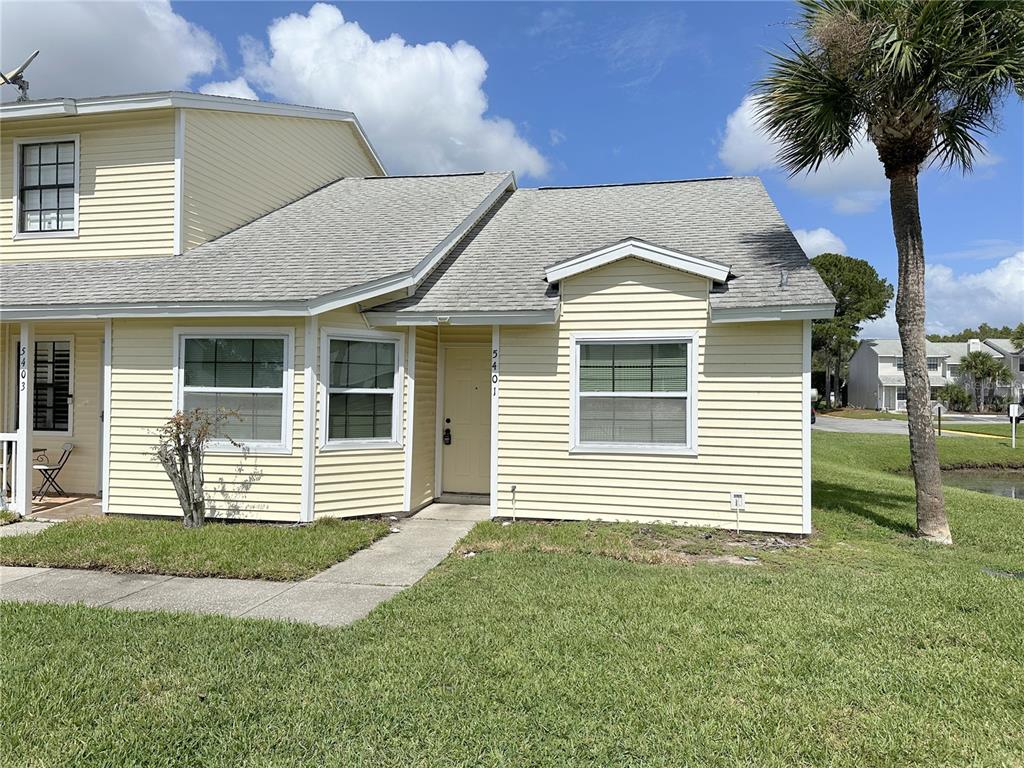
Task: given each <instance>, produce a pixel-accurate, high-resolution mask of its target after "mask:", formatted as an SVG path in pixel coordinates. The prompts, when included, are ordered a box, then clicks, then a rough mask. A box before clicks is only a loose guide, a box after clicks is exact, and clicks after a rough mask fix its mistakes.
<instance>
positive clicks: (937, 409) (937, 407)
mask: <svg viewBox="0 0 1024 768" xmlns="http://www.w3.org/2000/svg"><path fill="white" fill-rule="evenodd" d="M933 410H934V411H935V415H936V416H937V417H938V420H939V437H942V410H943V409H942V403H936V404H935V407H934V409H933Z"/></svg>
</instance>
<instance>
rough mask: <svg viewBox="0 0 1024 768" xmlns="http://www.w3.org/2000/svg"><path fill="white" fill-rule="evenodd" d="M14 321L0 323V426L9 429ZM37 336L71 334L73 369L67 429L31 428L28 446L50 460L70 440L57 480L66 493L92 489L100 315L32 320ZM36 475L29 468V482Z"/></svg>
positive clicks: (96, 464) (99, 401) (96, 483)
mask: <svg viewBox="0 0 1024 768" xmlns="http://www.w3.org/2000/svg"><path fill="white" fill-rule="evenodd" d="M19 334H20V326H18V325H17V324H9V325H5V326H4V329H3V337H4V346H3V349H2V354H3V358H4V361H3V362H4V364H3V369H2V370H3V374H2V375H3V382H4V392H3V398H4V420H3V427H4V428H3V430H0V431H8V432H13V431H14V423H15V419H16V418H17V414H16V412H15V409H16V407H17V405H16V403H17V375H18V374H17V365H18V364H17V359H16V354H17V353H16V350H17V347H18V338H19ZM35 338H36V340H37V341H41V340H43V339H48V338H61V339H63V338H68V339H71V347H72V356H73V360H74V371H73V373H72V399H71V435H70V436H68V435H64V434H48V433H46V432H39V431H35V432H33V435H32V451H33V452H36V451H44V452H45V453H46V457H47V459H49V461H50V462H57V461H58V460H59V459H60V455H61V450H62V448H63V445H64V444H65V443H71V444H72V445H74V449H73V450H72V452H71V456H70V458H69V459H68V461H67V464H65V465H64V469H62V470H61V472H60V475H59V476H58V478H57V482H59V483H60V485H61V487H63V488H64V490H65V491H67V492H68V493H71V494H85V495H92V494H95V493H98V492H99V490H100V486H101V482H100V463H101V462H100V433H101V431H102V423H101V421H100V413H101V411H102V410H103V396H102V377H103V321H102V320H101V321H98V322H87V321H80V322H74V323H67V322H65V323H57V322H53V323H36V324H35ZM40 482H42V477H41V476H40V474H39V473H38V472H36V473H34V476H33V486H34V487H36V488H38V487H39V484H40Z"/></svg>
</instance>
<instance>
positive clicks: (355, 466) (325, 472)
mask: <svg viewBox="0 0 1024 768" xmlns="http://www.w3.org/2000/svg"><path fill="white" fill-rule="evenodd" d="M320 328H321V329H339V328H351V329H353V330H361V331H365V330H366V322H365V321H364V320H363V318H362V316H361V315H360V314H359V313H358V312H357V311H356V310H355V309H354V308H352V307H345V308H343V309H338V310H334V311H332V312H327V313H324V314H323V315H321V316H320ZM408 353H409V349H408V345H406V346H405V349H404V354H405V360H406V366H407V367H406V370H407V371H408ZM320 370H321V369H320V367H319V363H318V367H317V372H318V373H319V371H320ZM326 385H327V382H326V381H321V382H320V387H321V388H322V387H324V386H326ZM408 392H409V387H408V375H407V376H406V382H405V386H403V388H402V393H403V398H402V399H403V402H402V425H403V426H402V430H403V433H404V432H405V430H406V419H407V410H406V404H405V397H406V396H407V395H408ZM319 394H320V393H319V392H318V402H319ZM324 428H325V426H324V424H323V421H322V420H318V425H317V430H318V433H317V453H316V462H315V469H314V501H313V510H314V514H315V516H317V517H321V516H323V517H357V516H360V515H385V514H397V513H399V512H402V511H403V510H402V505H403V493H404V489H405V449H404V448H379V449H369V450H361V449H360V450H346V449H343V450H337V449H335V450H331V449H327V450H322V449H321V448H320V444H321V441H322V434H321V433H322V431H323V429H324ZM403 437H404V434H403ZM403 445H406V443H405V440H404V439H403Z"/></svg>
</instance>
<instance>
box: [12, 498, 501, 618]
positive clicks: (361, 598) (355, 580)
mask: <svg viewBox="0 0 1024 768" xmlns="http://www.w3.org/2000/svg"><path fill="white" fill-rule="evenodd" d="M488 515H489V510H488V508H487V507H485V506H480V505H461V504H432V505H431V506H429V507H427V508H426V509H424V510H423V511H422V512H420V513H418V514H417V515H415V516H414V517H411V518H408V519H406V520H402V521H399V522H398V523H396V526H397V527H398V528H399V529H400V530H399V532H398V533H392V534H391V535H389V536H386V537H384V538H383V539H381V540H379V541H377V542H376V543H374V544H373V545H371V546H370V547H368V548H367V549H364V550H361V551H360V552H357V553H355V554H354V555H352V557H350V558H348V559H347V560H344V561H342V562H340V563H338V564H336V565H333V566H331V567H330V568H328V569H327V570H326V571H322V572H321V573H318V574H317V575H316V576H313V577H312V578H311V579H308V580H306V581H300V582H287V581H251V580H242V579H193V578H186V577H182V576H151V575H143V574H117V573H106V572H103V571H82V570H75V569H70V568H18V567H11V566H0V600H15V601H20V602H37V603H83V604H85V605H92V606H104V607H107V608H118V609H122V610H127V611H183V612H187V613H213V614H220V615H222V616H233V617H241V616H244V617H246V618H263V619H285V620H290V621H297V622H302V623H306V624H319V625H322V626H329V627H338V626H344V625H346V624H351V623H352V622H353V621H356V620H358V619H361V618H363V617H364V616H366V614H368V613H369V612H370V611H372V610H373V609H374V608H376V607H377V606H378V605H380V604H381V603H382V602H384V601H385V600H388V599H389V598H391V597H394V596H395V595H396V594H398V593H399V592H401V591H402V590H403V589H405V588H406V587H409V586H411V585H413V584H415V583H416V582H417V581H419V580H420V579H421V578H423V577H424V576H425V575H426V574H427V572H428V571H430V569H431V568H433V567H434V566H436V565H437V564H438V563H440V562H441V561H442V560H443V559H444V558H445V557H446V556H447V555H448V553H449V552H451V550H452V548H453V547H454V546H455V544H456V543H457V542H458V541H459V539H461V538H462V537H463V536H465V535H466V534H467V533H469V530H470V529H471V528H472V527H473V526H474V525H475V524H476V523H477V522H478V521H480V520H486V519H487V518H488ZM17 525H25V523H18V524H17ZM11 527H13V526H11ZM0 530H2V529H0Z"/></svg>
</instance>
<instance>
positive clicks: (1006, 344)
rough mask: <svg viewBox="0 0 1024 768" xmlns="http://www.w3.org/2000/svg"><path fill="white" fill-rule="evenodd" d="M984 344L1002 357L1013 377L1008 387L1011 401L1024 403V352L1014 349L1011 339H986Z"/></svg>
mask: <svg viewBox="0 0 1024 768" xmlns="http://www.w3.org/2000/svg"><path fill="white" fill-rule="evenodd" d="M984 344H985V346H986V347H988V348H989V349H992V350H995V352H997V353H998V354H999V356H1000V357H1002V361H1003V363H1004V364H1005V365H1006V367H1007V368H1009V369H1010V373H1011V374H1012V375H1013V381H1012V382H1010V384H1009V386H1008V387H1006V389H1007V390H1008V394H1009V396H1010V399H1011V400H1013V401H1014V402H1017V403H1019V402H1021V401H1024V350H1020V349H1017V348H1016V347H1014V345H1013V342H1011V341H1010V340H1009V339H985V341H984Z"/></svg>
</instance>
